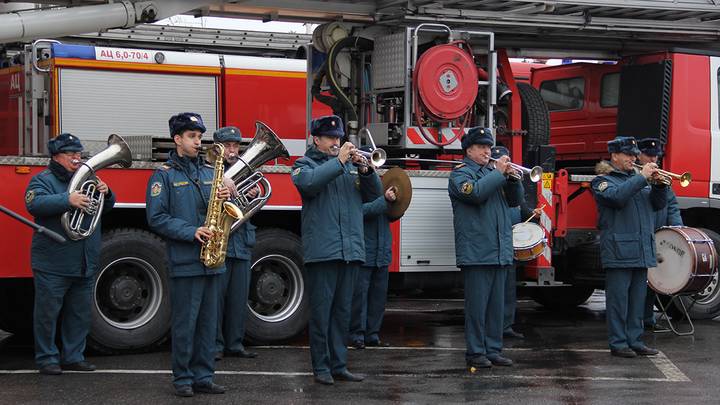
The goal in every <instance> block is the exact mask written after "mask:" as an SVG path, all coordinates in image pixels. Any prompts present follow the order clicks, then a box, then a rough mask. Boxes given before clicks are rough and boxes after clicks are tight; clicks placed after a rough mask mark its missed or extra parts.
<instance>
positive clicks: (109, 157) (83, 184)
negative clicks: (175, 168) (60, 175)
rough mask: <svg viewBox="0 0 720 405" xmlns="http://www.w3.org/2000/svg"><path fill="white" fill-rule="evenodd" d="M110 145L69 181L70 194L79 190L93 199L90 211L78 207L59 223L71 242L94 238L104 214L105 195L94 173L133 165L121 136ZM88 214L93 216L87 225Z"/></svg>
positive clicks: (116, 136) (113, 138)
mask: <svg viewBox="0 0 720 405" xmlns="http://www.w3.org/2000/svg"><path fill="white" fill-rule="evenodd" d="M107 143H108V147H107V148H105V149H103V150H102V151H100V152H99V153H97V154H96V155H95V156H93V157H92V158H90V159H89V160H88V161H87V162H85V163H83V164H82V166H80V168H78V169H77V171H75V174H73V176H72V178H71V179H70V184H68V194H69V193H73V192H75V191H79V192H81V193H82V194H84V195H86V196H87V197H88V198H90V207H88V208H87V209H81V208H75V209H73V210H71V211H68V212H66V213H64V214H62V216H61V217H60V223H61V225H62V227H63V229H64V230H65V233H66V234H67V236H68V237H69V238H70V239H72V240H81V239H85V238H87V237H88V236H90V235H92V233H93V232H94V231H95V228H96V227H97V224H98V221H99V220H100V216H101V215H102V210H103V207H104V205H105V194H103V193H100V192H98V191H97V184H98V183H97V180H95V179H94V177H95V172H97V171H98V170H100V169H102V168H105V167H108V166H111V165H114V164H116V163H117V164H119V165H120V166H122V167H124V168H128V167H130V166H131V165H132V153H131V152H130V147H129V146H128V144H127V143H126V142H125V141H124V140H123V139H122V138H121V137H120V136H119V135H115V134H112V135H110V137H108V141H107ZM86 215H89V216H91V217H92V218H91V219H89V222H90V224H89V225H87V226H86V222H87V221H88V220H86V218H85V216H86Z"/></svg>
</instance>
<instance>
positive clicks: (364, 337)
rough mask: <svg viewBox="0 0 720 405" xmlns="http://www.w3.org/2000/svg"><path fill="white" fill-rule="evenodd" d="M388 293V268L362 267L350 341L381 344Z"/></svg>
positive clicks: (355, 294)
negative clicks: (381, 327)
mask: <svg viewBox="0 0 720 405" xmlns="http://www.w3.org/2000/svg"><path fill="white" fill-rule="evenodd" d="M387 291H388V267H387V266H383V267H366V266H360V271H358V275H357V280H356V282H355V289H354V292H353V301H352V321H351V322H350V341H351V342H355V341H361V342H379V341H380V336H379V333H380V326H382V320H383V315H384V314H385V302H386V301H387Z"/></svg>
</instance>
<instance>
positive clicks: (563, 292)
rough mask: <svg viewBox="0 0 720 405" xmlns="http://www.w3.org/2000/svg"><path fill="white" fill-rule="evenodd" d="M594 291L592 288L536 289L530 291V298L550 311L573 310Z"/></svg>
mask: <svg viewBox="0 0 720 405" xmlns="http://www.w3.org/2000/svg"><path fill="white" fill-rule="evenodd" d="M593 291H595V289H594V288H592V287H586V286H570V287H537V288H532V289H531V290H530V296H531V297H532V299H533V300H535V302H537V303H538V304H540V305H542V306H544V307H548V308H552V309H566V308H573V307H576V306H578V305H581V304H584V303H585V301H587V300H588V298H590V296H591V295H592V294H593Z"/></svg>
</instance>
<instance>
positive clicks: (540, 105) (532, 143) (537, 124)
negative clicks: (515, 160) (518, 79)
mask: <svg viewBox="0 0 720 405" xmlns="http://www.w3.org/2000/svg"><path fill="white" fill-rule="evenodd" d="M517 86H518V92H519V93H520V100H522V114H521V117H522V128H523V129H524V130H526V131H527V135H526V136H525V137H524V139H523V142H524V145H523V162H525V161H527V160H528V156H529V154H528V152H534V151H535V150H537V148H538V147H539V146H541V145H547V144H548V143H549V142H550V112H549V111H548V108H547V104H545V101H544V100H543V99H542V97H541V96H540V91H538V89H536V88H534V87H533V86H531V85H529V84H528V83H517Z"/></svg>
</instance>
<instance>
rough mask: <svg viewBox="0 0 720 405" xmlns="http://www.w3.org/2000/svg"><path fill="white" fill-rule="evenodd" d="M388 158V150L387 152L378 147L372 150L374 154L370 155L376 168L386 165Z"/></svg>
mask: <svg viewBox="0 0 720 405" xmlns="http://www.w3.org/2000/svg"><path fill="white" fill-rule="evenodd" d="M386 160H387V152H385V150H384V149H380V148H376V149H375V150H374V151H373V152H372V156H370V162H372V165H373V166H375V167H376V168H377V167H380V166H382V165H384V164H385V161H386Z"/></svg>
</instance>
